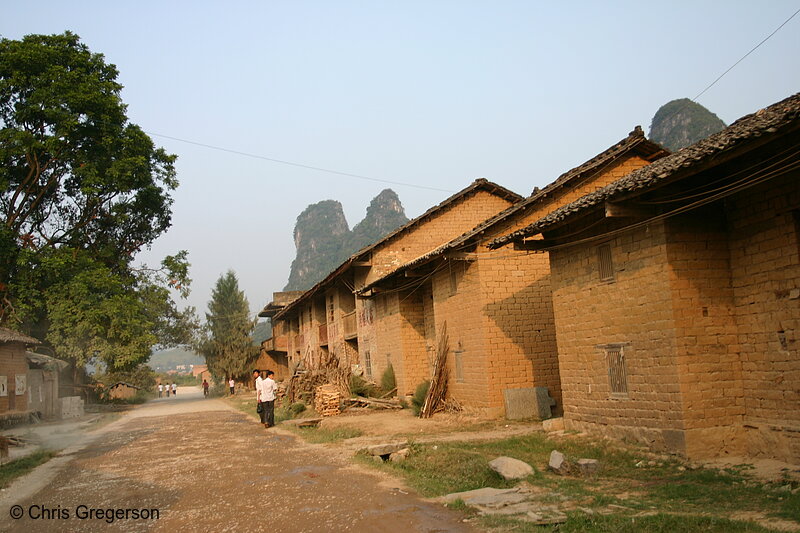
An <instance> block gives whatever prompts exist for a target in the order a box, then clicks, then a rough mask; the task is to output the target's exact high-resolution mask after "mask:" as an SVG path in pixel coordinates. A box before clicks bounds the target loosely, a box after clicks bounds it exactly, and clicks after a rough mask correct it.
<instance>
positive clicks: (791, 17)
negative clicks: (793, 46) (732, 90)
mask: <svg viewBox="0 0 800 533" xmlns="http://www.w3.org/2000/svg"><path fill="white" fill-rule="evenodd" d="M798 13H800V9H798V10H797V11H795V12H794V13H792V16H790V17H789V18H788V19H786V20H784V21H783V24H781V25H780V26H778V27H777V28H775V31H773V32H772V33H770V34H769V35H767V36H766V37H764V39H763V40H762V41H761V42H760V43H758V44H757V45H755V46H754V47H753V48H751V49H750V51H749V52H747V53H746V54H745V55H743V56H742V57H741V58H739V61H737V62H736V63H734V64H733V65H731V66H730V67H728V70H726V71H725V72H723V73H722V74H720V75H719V76H718V77H717V79H715V80H714V81H712V82H711V83H710V84H709V85H708V87H706V88H705V89H703V90H702V91H700V93H698V95H697V96H695V97H694V98H692V101H697V99H698V98H700V97H701V96H703V94H705V92H706V91H708V90H709V89H710V88H711V87H713V86H714V85H716V83H717V82H718V81H719V80H721V79H722V78H723V76H725V74H727V73H728V72H730V71H731V70H733V69H734V68H735V67H736V65H738V64H739V63H741V62H742V61H744V60H745V58H747V56H749V55H750V54H752V53H753V52H755V51H756V50H757V49H758V48H759V47H760V46H761V45H762V44H764V43H765V42H767V41H768V40H769V39H770V37H772V36H773V35H775V34H776V33H778V31H779V30H780V29H781V28H783V27H784V26H786V24H788V23H789V21H790V20H792V19H793V18H794V17H795V15H797V14H798Z"/></svg>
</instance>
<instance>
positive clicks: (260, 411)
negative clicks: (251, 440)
mask: <svg viewBox="0 0 800 533" xmlns="http://www.w3.org/2000/svg"><path fill="white" fill-rule="evenodd" d="M253 380H254V381H255V383H254V384H255V388H256V413H258V416H259V418H261V423H262V424H265V423H266V422H264V416H266V413H265V412H264V404H263V403H261V383H262V382H263V381H264V378H262V377H261V371H260V370H258V369H255V370H253Z"/></svg>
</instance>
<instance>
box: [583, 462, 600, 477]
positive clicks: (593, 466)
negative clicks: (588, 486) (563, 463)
mask: <svg viewBox="0 0 800 533" xmlns="http://www.w3.org/2000/svg"><path fill="white" fill-rule="evenodd" d="M599 471H600V461H598V460H597V459H578V472H580V473H581V475H584V476H593V475H595V474H596V473H597V472H599Z"/></svg>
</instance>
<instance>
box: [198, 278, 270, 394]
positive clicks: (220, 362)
mask: <svg viewBox="0 0 800 533" xmlns="http://www.w3.org/2000/svg"><path fill="white" fill-rule="evenodd" d="M254 326H255V321H253V320H252V319H251V318H250V304H249V303H248V302H247V298H246V297H245V295H244V292H243V291H241V290H239V281H238V280H237V279H236V274H234V272H233V271H232V270H229V271H228V272H227V273H225V274H223V275H222V276H220V277H219V279H218V280H217V283H216V285H215V286H214V289H213V290H212V291H211V301H210V302H208V312H207V313H206V325H205V331H204V336H203V338H202V339H201V340H200V342H199V343H198V345H197V346H196V347H195V351H196V352H198V353H200V354H201V355H203V357H205V359H206V363H207V364H208V369H209V371H211V374H212V375H213V376H214V379H215V381H217V382H219V383H222V382H225V381H227V379H228V378H230V377H234V378H241V377H243V376H246V375H247V374H249V372H250V371H251V370H252V368H251V367H252V363H253V362H254V361H255V360H256V358H257V357H258V348H257V347H255V346H253V343H252V339H251V337H250V334H251V333H252V331H253V327H254Z"/></svg>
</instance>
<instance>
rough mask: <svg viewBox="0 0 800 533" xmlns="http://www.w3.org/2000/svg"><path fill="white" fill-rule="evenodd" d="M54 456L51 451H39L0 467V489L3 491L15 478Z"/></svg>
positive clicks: (54, 453) (53, 452)
mask: <svg viewBox="0 0 800 533" xmlns="http://www.w3.org/2000/svg"><path fill="white" fill-rule="evenodd" d="M55 455H56V452H55V451H52V450H39V451H36V452H33V453H32V454H30V455H27V456H25V457H23V458H21V459H17V460H15V461H10V462H8V463H6V464H4V465H0V489H5V488H6V487H7V486H9V485H10V484H11V482H12V481H14V480H15V479H16V478H18V477H20V476H24V475H25V474H27V473H28V472H30V471H31V470H33V469H34V468H36V467H37V466H39V465H40V464H42V463H46V462H47V461H49V460H50V459H52V458H53V457H54V456H55Z"/></svg>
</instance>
